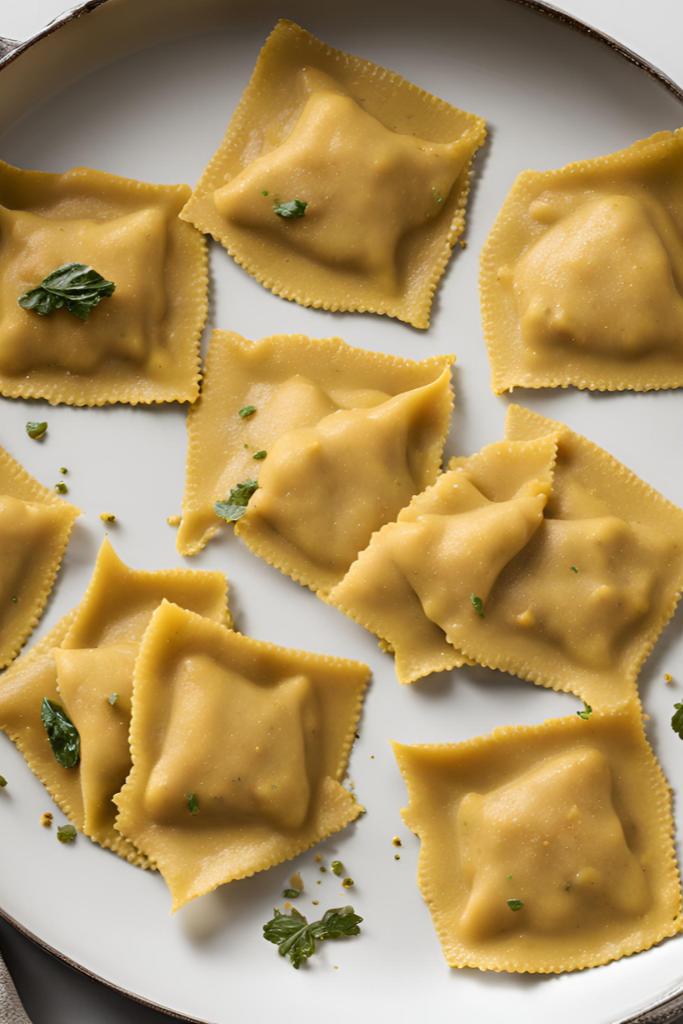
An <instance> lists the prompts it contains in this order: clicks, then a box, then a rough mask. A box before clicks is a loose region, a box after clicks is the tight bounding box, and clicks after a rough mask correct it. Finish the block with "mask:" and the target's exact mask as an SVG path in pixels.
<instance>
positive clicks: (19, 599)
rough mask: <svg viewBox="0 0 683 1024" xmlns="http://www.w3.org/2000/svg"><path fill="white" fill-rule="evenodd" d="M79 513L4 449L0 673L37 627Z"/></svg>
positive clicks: (0, 465) (0, 460) (0, 452)
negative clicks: (31, 474)
mask: <svg viewBox="0 0 683 1024" xmlns="http://www.w3.org/2000/svg"><path fill="white" fill-rule="evenodd" d="M80 514H81V512H80V509H78V508H76V507H75V506H74V505H69V504H67V502H65V501H62V499H61V498H58V497H57V495H56V494H55V493H54V491H50V490H48V488H47V487H43V486H42V485H41V484H39V483H38V481H37V480H35V479H34V478H33V477H32V476H30V474H29V473H27V472H26V470H25V469H24V468H23V467H22V466H20V465H19V463H18V462H16V461H15V460H14V459H13V458H12V456H11V455H9V454H8V453H7V452H6V451H5V450H4V449H3V448H0V565H1V566H2V574H1V575H0V607H2V612H1V613H0V668H4V667H5V666H6V665H9V663H10V662H11V661H12V659H13V658H16V656H17V654H18V653H19V651H20V650H21V647H22V645H23V644H24V643H25V641H26V638H27V637H28V636H30V634H31V632H32V631H33V629H34V628H35V626H36V624H37V623H38V620H39V619H40V616H41V615H42V613H43V610H44V608H45V605H46V603H47V599H48V597H49V594H50V591H51V590H52V585H53V583H54V581H55V577H56V575H57V572H58V570H59V566H60V565H61V562H62V558H63V557H64V552H65V551H66V546H67V544H68V543H69V536H70V534H71V529H72V527H73V524H74V521H75V520H76V518H77V517H78V516H79V515H80Z"/></svg>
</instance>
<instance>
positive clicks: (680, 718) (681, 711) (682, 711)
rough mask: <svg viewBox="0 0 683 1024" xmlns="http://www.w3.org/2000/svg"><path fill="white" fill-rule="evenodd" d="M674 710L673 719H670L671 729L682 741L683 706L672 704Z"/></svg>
mask: <svg viewBox="0 0 683 1024" xmlns="http://www.w3.org/2000/svg"><path fill="white" fill-rule="evenodd" d="M674 708H675V709H676V710H675V711H674V715H673V718H672V719H671V728H672V729H673V731H674V732H677V733H678V735H679V736H680V737H681V739H682V740H683V704H674Z"/></svg>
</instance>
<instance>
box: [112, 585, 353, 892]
mask: <svg viewBox="0 0 683 1024" xmlns="http://www.w3.org/2000/svg"><path fill="white" fill-rule="evenodd" d="M368 677H369V670H368V668H367V667H366V666H365V665H362V664H361V663H359V662H354V661H346V660H342V659H340V658H327V657H323V656H320V655H314V654H307V653H305V652H302V651H292V650H287V649H285V648H282V647H275V646H274V645H273V644H268V643H264V642H262V641H260V640H252V639H249V638H248V637H245V636H242V635H240V634H239V633H235V632H233V631H232V630H228V629H226V628H225V627H224V626H221V625H219V624H217V623H215V622H211V621H210V620H208V619H205V618H202V617H201V616H199V615H196V614H194V613H192V612H188V611H184V610H183V609H180V608H178V607H177V606H176V605H174V604H170V603H169V602H163V603H162V605H161V606H160V607H159V608H158V609H157V610H156V611H155V613H154V615H153V616H152V620H151V622H150V625H149V628H148V630H147V632H146V633H145V636H144V639H143V641H142V646H141V649H140V655H139V657H138V660H137V662H136V665H135V684H134V701H133V718H132V722H131V731H130V746H131V752H132V757H133V768H132V771H131V773H130V775H129V776H128V779H127V781H126V784H125V786H124V787H123V789H122V790H121V792H120V793H119V794H118V795H117V796H116V797H115V803H116V804H117V806H118V808H119V816H118V818H117V819H116V827H117V829H118V830H119V831H120V832H121V833H122V834H123V835H124V836H126V837H127V838H128V839H129V840H130V841H131V842H132V843H134V844H135V846H136V847H137V848H138V849H140V850H141V851H143V852H144V853H145V854H146V855H147V857H148V858H149V859H150V860H152V861H153V862H154V863H155V864H156V866H157V867H158V869H159V871H160V872H161V874H162V875H163V876H164V878H165V880H166V882H167V884H168V886H169V889H170V890H171V895H172V897H173V910H174V911H175V910H177V909H178V908H179V907H181V906H182V905H183V904H184V903H186V902H187V901H188V900H191V899H194V898H195V897H196V896H201V895H202V894H204V893H206V892H210V891H211V890H212V889H215V888H216V887H217V886H219V885H222V884H224V883H226V882H229V881H232V880H235V879H238V878H246V877H249V876H250V875H253V874H254V873H255V872H257V871H263V870H265V869H266V868H269V867H272V866H274V865H275V864H279V863H281V862H282V861H285V860H289V859H290V858H292V857H294V856H295V855H296V854H298V853H301V852H302V851H303V850H306V849H308V848H309V847H310V846H312V845H313V844H314V843H317V842H319V841H320V840H322V839H324V838H325V837H326V836H329V835H331V834H332V833H333V832H337V831H339V830H340V829H341V828H343V827H344V826H345V825H347V824H349V822H351V821H353V820H354V819H355V818H356V817H357V816H358V814H360V812H361V810H362V808H361V806H360V805H359V804H358V803H356V801H355V800H354V798H353V796H352V795H351V794H350V793H349V792H348V790H346V789H344V787H343V786H342V785H341V780H342V779H343V778H344V774H345V771H346V765H347V762H348V758H349V753H350V750H351V745H352V743H353V738H354V733H355V728H356V724H357V722H358V719H359V717H360V710H361V705H362V700H363V694H364V692H365V688H366V686H367V683H368Z"/></svg>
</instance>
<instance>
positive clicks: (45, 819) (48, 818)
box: [40, 811, 52, 828]
mask: <svg viewBox="0 0 683 1024" xmlns="http://www.w3.org/2000/svg"><path fill="white" fill-rule="evenodd" d="M40 824H41V825H42V826H43V828H50V827H51V826H52V813H51V812H50V811H45V814H43V816H42V818H41V819H40Z"/></svg>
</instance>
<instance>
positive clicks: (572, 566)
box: [569, 565, 579, 572]
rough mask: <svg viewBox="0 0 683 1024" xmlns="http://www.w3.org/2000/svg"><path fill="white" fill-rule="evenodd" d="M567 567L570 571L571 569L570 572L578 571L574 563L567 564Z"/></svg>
mask: <svg viewBox="0 0 683 1024" xmlns="http://www.w3.org/2000/svg"><path fill="white" fill-rule="evenodd" d="M569 568H570V569H571V571H572V572H578V571H579V570H578V569H577V568H576V566H575V565H570V566H569Z"/></svg>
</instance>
